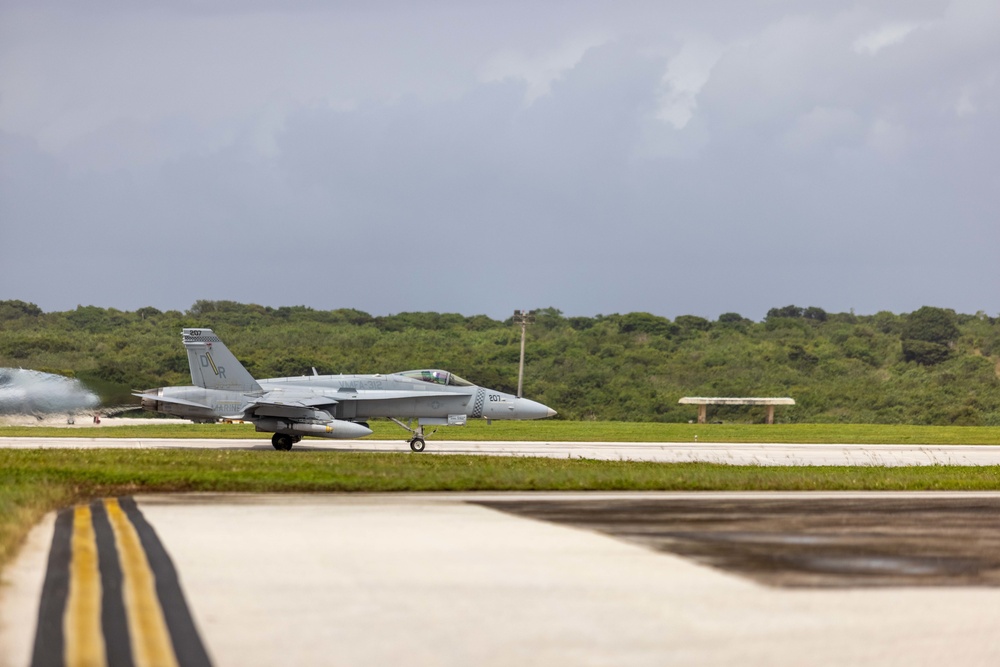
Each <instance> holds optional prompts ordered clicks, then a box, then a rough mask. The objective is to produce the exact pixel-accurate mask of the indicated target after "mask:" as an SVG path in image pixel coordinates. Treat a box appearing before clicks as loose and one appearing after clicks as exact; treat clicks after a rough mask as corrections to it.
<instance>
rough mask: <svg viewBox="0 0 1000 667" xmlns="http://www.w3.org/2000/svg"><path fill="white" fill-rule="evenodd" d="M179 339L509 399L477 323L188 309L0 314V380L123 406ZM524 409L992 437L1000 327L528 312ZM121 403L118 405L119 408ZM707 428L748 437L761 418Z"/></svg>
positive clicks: (998, 415)
mask: <svg viewBox="0 0 1000 667" xmlns="http://www.w3.org/2000/svg"><path fill="white" fill-rule="evenodd" d="M185 326H205V327H212V328H214V329H215V330H216V331H217V332H218V333H219V334H220V335H221V336H222V337H223V338H224V340H225V341H226V343H227V344H228V345H229V347H230V349H232V350H233V351H234V352H235V353H236V355H237V356H238V357H239V358H240V359H241V360H242V361H243V362H244V364H245V365H246V366H247V368H248V369H249V370H250V372H251V373H253V374H254V375H256V376H258V377H273V376H281V375H294V374H302V373H310V372H311V368H312V367H315V368H317V369H318V370H319V372H321V373H355V372H361V373H371V372H393V371H398V370H404V369H410V368H422V367H424V368H426V367H440V368H446V369H449V370H452V371H454V372H455V373H458V374H459V375H461V376H463V377H466V378H468V379H469V380H472V381H474V382H476V383H477V384H483V385H486V386H490V387H495V388H498V389H503V390H507V391H513V390H514V389H515V388H516V384H517V360H518V353H519V336H520V330H519V328H517V327H515V326H513V324H512V323H511V322H510V321H509V320H508V321H507V322H500V321H496V320H493V319H490V318H489V317H486V316H484V315H476V316H472V317H465V316H462V315H457V314H448V313H400V314H397V315H392V316H386V317H373V316H371V315H369V314H367V313H364V312H361V311H357V310H350V309H341V310H332V311H321V310H313V309H311V308H307V307H304V306H294V307H281V308H270V307H262V306H257V305H252V304H250V305H247V304H239V303H234V302H229V301H199V302H197V303H195V304H194V305H193V306H192V307H191V309H190V310H188V311H187V312H184V313H182V312H179V311H168V312H161V311H159V310H157V309H156V308H152V307H147V308H140V309H139V310H137V311H135V312H122V311H118V310H114V309H105V308H98V307H94V306H80V307H78V308H77V309H75V310H71V311H67V312H56V313H44V312H42V311H41V309H39V308H38V307H37V306H35V305H34V304H30V303H25V302H21V301H3V302H0V366H21V367H25V368H34V369H37V370H44V371H50V372H57V373H62V374H67V375H75V376H76V377H79V378H80V379H82V380H83V381H85V382H86V383H87V384H88V385H90V386H91V387H92V388H94V389H95V390H97V391H98V392H99V393H101V394H102V395H103V396H104V398H105V400H106V401H111V402H117V401H124V400H126V399H127V398H128V395H127V389H128V388H133V387H134V388H146V387H155V386H163V385H171V384H187V383H189V381H190V380H189V376H188V370H187V359H186V356H185V355H184V351H183V348H182V347H181V346H180V340H179V339H180V336H179V333H180V329H181V328H182V327H185ZM528 337H529V338H528V348H527V350H528V352H527V369H526V374H525V389H524V391H525V395H527V396H529V397H531V398H535V399H538V400H540V401H542V402H544V403H545V404H547V405H550V406H552V407H554V408H555V409H556V410H558V411H559V414H560V418H561V419H567V420H613V421H644V422H687V421H688V420H690V419H692V418H693V417H694V415H695V409H694V408H692V407H690V406H680V405H678V404H677V400H678V399H679V398H680V397H681V396H791V397H792V398H794V399H795V400H796V401H797V405H796V406H794V407H791V408H784V409H779V410H778V419H779V421H782V422H792V423H862V424H864V423H868V424H940V425H982V426H1000V380H998V377H997V368H998V363H1000V320H998V319H996V318H993V317H989V316H986V315H984V314H982V313H979V314H976V315H963V314H958V313H955V312H953V311H950V310H945V309H940V308H931V307H924V308H921V309H919V310H917V311H915V312H913V313H909V314H901V315H896V314H893V313H888V312H880V313H876V314H875V315H855V314H853V313H836V314H834V313H827V312H825V311H824V310H822V309H821V308H817V307H808V308H801V307H797V306H785V307H782V308H774V309H772V310H771V311H770V312H769V313H768V315H767V317H766V318H765V319H764V321H762V322H752V321H750V320H748V319H746V318H744V317H741V316H740V315H739V314H736V313H726V314H724V315H722V316H720V317H719V318H718V320H716V321H709V320H707V319H704V318H701V317H697V316H692V315H685V316H680V317H677V318H675V319H673V320H670V319H667V318H664V317H658V316H656V315H651V314H648V313H627V314H624V315H618V314H615V315H598V316H595V317H564V316H563V315H562V314H561V313H560V312H559V311H558V310H555V309H553V308H547V309H542V310H539V311H537V317H536V322H535V323H534V324H533V325H532V326H531V327H530V329H529V334H528ZM123 389H124V390H126V391H123ZM709 415H710V418H711V419H713V420H720V421H724V422H747V421H762V420H763V417H764V412H763V408H758V409H748V408H742V407H736V408H727V407H714V408H710V410H709Z"/></svg>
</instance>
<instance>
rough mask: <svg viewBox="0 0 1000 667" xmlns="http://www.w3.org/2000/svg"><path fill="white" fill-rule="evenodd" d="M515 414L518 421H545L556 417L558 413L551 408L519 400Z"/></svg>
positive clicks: (526, 400)
mask: <svg viewBox="0 0 1000 667" xmlns="http://www.w3.org/2000/svg"><path fill="white" fill-rule="evenodd" d="M514 412H515V413H516V414H517V418H518V419H545V418H546V417H554V416H555V414H556V411H555V410H553V409H552V408H550V407H549V406H547V405H542V404H541V403H539V402H538V401H532V400H530V399H527V398H519V399H517V403H516V405H515V407H514Z"/></svg>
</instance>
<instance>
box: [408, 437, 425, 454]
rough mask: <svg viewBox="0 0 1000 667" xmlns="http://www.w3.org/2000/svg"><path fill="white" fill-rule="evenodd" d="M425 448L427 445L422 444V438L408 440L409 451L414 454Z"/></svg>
mask: <svg viewBox="0 0 1000 667" xmlns="http://www.w3.org/2000/svg"><path fill="white" fill-rule="evenodd" d="M426 446H427V443H425V442H424V439H423V438H413V439H412V440H410V449H412V450H413V451H415V452H422V451H424V447H426Z"/></svg>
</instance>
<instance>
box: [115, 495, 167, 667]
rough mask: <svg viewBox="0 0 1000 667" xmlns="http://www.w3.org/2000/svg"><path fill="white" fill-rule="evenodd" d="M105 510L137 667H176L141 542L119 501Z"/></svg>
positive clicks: (154, 585)
mask: <svg viewBox="0 0 1000 667" xmlns="http://www.w3.org/2000/svg"><path fill="white" fill-rule="evenodd" d="M104 506H105V507H106V508H107V511H108V519H109V520H110V522H111V528H112V530H113V531H114V534H115V544H116V545H117V547H118V555H119V559H120V561H121V569H122V580H123V582H122V584H123V588H124V598H125V610H126V615H127V617H128V627H129V634H130V635H131V637H132V656H133V659H134V660H135V664H136V666H137V667H153V666H156V667H161V666H164V667H173V666H176V665H177V657H176V655H175V654H174V648H173V645H172V644H171V641H170V632H169V631H168V630H167V623H166V620H165V619H164V616H163V609H162V608H161V607H160V600H159V598H158V597H157V594H156V579H155V577H154V575H153V571H152V570H151V569H150V567H149V560H148V559H147V558H146V552H145V551H144V550H143V548H142V543H141V542H140V541H139V534H138V532H137V531H136V529H135V527H134V526H133V525H132V522H131V521H129V520H128V517H126V516H125V511H124V510H122V508H121V506H120V505H119V504H118V501H117V500H116V499H114V498H109V499H107V500H105V501H104Z"/></svg>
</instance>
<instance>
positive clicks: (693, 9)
mask: <svg viewBox="0 0 1000 667" xmlns="http://www.w3.org/2000/svg"><path fill="white" fill-rule="evenodd" d="M208 7H209V9H207V10H206V9H205V6H204V5H203V4H202V3H197V7H196V5H181V6H180V8H177V7H174V8H172V9H169V10H166V9H163V8H160V9H158V10H156V11H135V10H134V9H129V8H127V7H124V6H121V5H118V4H116V3H107V4H105V5H104V6H103V11H101V12H97V13H95V14H89V15H87V16H81V15H80V14H77V13H74V12H75V10H74V9H72V8H67V9H65V10H61V11H60V10H54V9H51V8H50V9H48V10H45V11H41V10H36V9H35V7H34V5H31V4H17V3H14V4H11V5H9V6H5V8H4V9H0V18H2V19H3V20H0V25H4V26H7V27H6V28H0V176H2V178H0V242H2V244H3V246H4V256H5V261H4V262H3V263H2V265H0V298H19V299H25V300H30V301H34V302H36V303H38V304H39V305H40V306H42V307H43V308H45V309H47V310H56V309H65V308H72V307H74V306H75V305H77V304H78V303H79V304H91V303H92V304H95V305H102V306H113V307H118V308H126V309H133V308H137V307H140V306H144V305H154V306H156V307H159V308H179V309H184V308H186V307H188V306H189V305H191V304H192V303H193V302H194V301H195V300H197V299H202V298H209V299H212V298H223V299H236V300H241V301H252V302H257V303H264V304H269V305H288V304H298V303H305V304H307V305H311V306H314V307H317V308H336V307H357V308H360V309H363V310H368V311H370V312H375V313H385V312H398V311H403V310H424V309H426V310H439V311H459V312H464V313H468V314H472V313H478V312H485V313H488V314H491V315H494V316H500V315H506V314H507V312H508V311H509V310H511V309H513V308H515V307H517V308H520V307H534V306H543V305H553V306H556V307H559V308H561V309H563V310H564V311H566V312H568V313H571V314H595V313H599V312H604V313H608V312H614V311H619V312H625V311H630V310H647V311H651V312H655V313H658V314H663V315H668V316H676V315H679V314H684V313H695V314H701V315H705V316H709V317H714V316H716V315H718V314H719V313H721V312H726V311H738V312H741V313H743V314H745V315H747V316H750V317H762V316H763V314H764V313H765V312H766V310H767V309H768V308H770V307H772V306H775V305H784V304H786V303H793V302H794V303H799V304H801V305H819V306H822V307H824V308H827V309H828V310H847V309H850V308H855V309H857V310H858V311H859V312H874V311H876V310H880V309H889V310H894V311H897V312H901V311H908V310H912V309H915V308H917V307H919V306H920V305H924V304H925V303H933V304H937V305H944V306H950V307H954V308H957V309H959V310H963V311H966V312H975V311H978V310H984V311H987V312H990V313H996V312H997V311H1000V306H998V297H997V293H998V290H997V288H998V287H1000V285H998V284H997V279H996V278H995V276H994V275H993V274H992V272H991V271H990V270H989V267H990V264H989V262H990V260H991V257H990V254H991V248H992V247H993V246H994V245H996V243H997V241H1000V238H998V237H1000V228H998V227H997V226H996V225H995V223H994V218H995V212H996V211H997V210H998V206H997V205H998V204H1000V194H998V193H1000V187H998V186H1000V168H998V166H997V162H996V159H995V156H994V155H993V153H994V152H995V146H997V145H998V140H1000V136H998V120H997V119H998V118H1000V116H998V114H997V111H998V105H1000V90H998V81H1000V39H998V37H1000V16H998V15H997V13H996V11H995V9H994V8H992V7H991V5H990V3H988V2H972V1H967V2H964V1H963V2H945V1H943V0H942V1H940V2H922V3H912V2H905V3H904V2H900V3H890V2H886V3H877V4H875V5H871V6H864V7H854V8H846V9H844V8H841V3H832V2H831V3H823V2H815V3H809V4H808V5H803V4H802V3H791V2H788V3H784V2H777V3H768V4H767V6H766V7H764V8H755V9H750V8H742V9H738V10H737V9H733V8H732V5H731V4H729V3H726V4H721V3H712V2H708V3H690V4H686V3H684V4H682V5H681V6H678V7H675V6H671V7H666V8H664V7H661V3H648V4H646V3H631V4H629V3H626V4H625V5H619V4H609V3H598V2H594V3H581V4H580V5H579V6H576V5H574V9H575V11H573V12H572V13H570V12H568V11H563V10H561V9H559V8H555V7H538V6H536V5H532V6H531V7H530V8H529V7H528V6H527V5H524V6H521V5H517V4H512V5H509V6H506V7H505V9H504V11H502V12H501V11H499V10H497V9H490V8H485V7H470V6H468V5H466V4H465V3H459V4H456V3H447V2H441V3H435V4H431V5H427V6H426V7H425V8H424V9H423V11H421V12H417V11H415V10H413V9H411V8H409V6H403V5H400V6H398V7H397V6H394V5H393V4H392V3H384V4H379V3H376V4H374V5H367V4H366V5H357V6H348V7H346V8H339V9H335V10H331V9H327V8H326V7H325V6H321V5H314V4H310V3H301V4H298V5H296V6H295V7H294V8H291V9H288V10H286V9H284V7H283V6H280V5H271V4H268V3H264V2H261V3H258V4H256V5H254V6H253V10H252V11H251V10H248V9H246V8H245V6H244V5H242V4H241V5H240V6H239V7H237V6H236V5H233V4H229V3H224V2H220V3H214V4H211V5H209V6H208ZM78 21H83V22H84V27H85V28H87V29H85V30H79V29H76V30H72V29H71V26H74V25H77V24H76V22H78ZM77 28H79V26H78V25H77Z"/></svg>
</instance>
